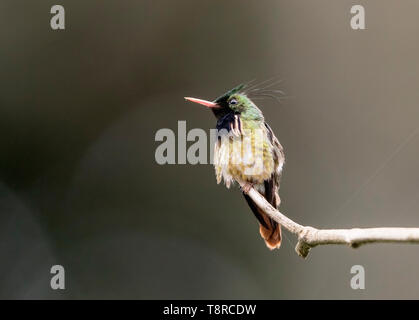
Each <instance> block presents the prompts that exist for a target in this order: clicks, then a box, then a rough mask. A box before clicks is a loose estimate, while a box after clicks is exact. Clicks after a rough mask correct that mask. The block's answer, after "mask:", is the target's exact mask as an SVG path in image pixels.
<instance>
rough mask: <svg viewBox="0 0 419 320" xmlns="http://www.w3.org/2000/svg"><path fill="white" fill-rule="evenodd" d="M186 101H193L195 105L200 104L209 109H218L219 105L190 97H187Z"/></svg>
mask: <svg viewBox="0 0 419 320" xmlns="http://www.w3.org/2000/svg"><path fill="white" fill-rule="evenodd" d="M185 99H186V100H188V101H192V102H195V103H199V104H202V105H204V106H206V107H208V108H216V107H218V104H216V103H215V102H211V101H207V100H202V99H197V98H189V97H185Z"/></svg>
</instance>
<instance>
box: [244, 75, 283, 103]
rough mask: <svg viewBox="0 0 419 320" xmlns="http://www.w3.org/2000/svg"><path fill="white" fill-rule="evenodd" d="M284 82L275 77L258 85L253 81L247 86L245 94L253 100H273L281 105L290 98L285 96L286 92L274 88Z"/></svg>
mask: <svg viewBox="0 0 419 320" xmlns="http://www.w3.org/2000/svg"><path fill="white" fill-rule="evenodd" d="M282 82H283V79H280V78H279V76H275V77H272V78H270V79H267V80H264V81H262V82H258V83H255V79H253V80H251V81H250V82H248V83H246V84H245V88H244V90H243V93H244V94H246V95H247V96H248V97H249V98H251V99H252V100H257V99H264V98H272V99H274V100H276V101H278V102H279V103H281V102H282V100H283V99H285V98H289V97H287V96H285V93H284V91H282V90H279V89H274V88H272V87H274V86H276V85H278V84H280V83H282Z"/></svg>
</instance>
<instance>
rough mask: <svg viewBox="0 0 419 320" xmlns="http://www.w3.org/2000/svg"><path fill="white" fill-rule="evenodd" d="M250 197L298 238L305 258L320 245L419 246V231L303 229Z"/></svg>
mask: <svg viewBox="0 0 419 320" xmlns="http://www.w3.org/2000/svg"><path fill="white" fill-rule="evenodd" d="M242 187H243V185H242ZM247 194H248V195H249V197H250V198H252V200H253V201H254V202H255V203H256V205H257V206H258V207H259V208H260V209H261V210H263V212H265V213H266V214H267V215H269V216H270V217H271V218H272V219H274V220H275V221H276V222H278V223H279V224H281V225H282V226H283V227H284V228H285V229H287V230H288V231H289V232H291V233H293V234H295V235H296V236H297V237H298V243H297V246H296V247H295V251H296V252H297V253H298V255H299V256H301V257H303V258H306V257H307V255H308V254H309V252H310V249H311V248H313V247H315V246H318V245H326V244H346V245H349V246H350V247H352V248H358V247H359V246H361V245H363V244H367V243H419V228H362V229H360V228H354V229H316V228H313V227H310V226H302V225H300V224H298V223H296V222H294V221H292V220H291V219H290V218H288V217H286V216H285V215H283V214H282V213H281V212H279V211H278V210H276V209H275V208H274V207H272V206H271V205H270V203H269V202H268V201H266V199H265V198H264V197H263V196H262V195H261V194H260V193H259V192H257V191H256V190H255V189H253V188H250V190H249V191H248V193H247Z"/></svg>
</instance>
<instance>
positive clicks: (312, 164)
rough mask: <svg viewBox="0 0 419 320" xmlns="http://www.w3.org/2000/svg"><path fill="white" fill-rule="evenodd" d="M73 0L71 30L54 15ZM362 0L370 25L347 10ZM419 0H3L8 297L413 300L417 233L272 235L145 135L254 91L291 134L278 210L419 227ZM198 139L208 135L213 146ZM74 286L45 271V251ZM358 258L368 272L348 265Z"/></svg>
mask: <svg viewBox="0 0 419 320" xmlns="http://www.w3.org/2000/svg"><path fill="white" fill-rule="evenodd" d="M54 4H61V5H64V7H65V10H66V11H65V13H66V29H65V30H63V31H54V30H51V28H50V18H51V16H52V15H51V14H50V8H51V6H52V5H54ZM354 4H362V5H364V7H365V10H366V27H367V29H366V30H362V31H354V30H352V29H351V28H350V18H351V14H350V8H351V6H352V5H354ZM418 12H419V3H418V2H417V1H415V0H404V1H400V2H395V1H389V0H386V1H333V0H316V1H308V0H305V1H302V0H297V1H296V0H288V1H279V0H272V1H267V0H264V1H252V0H247V1H238V0H237V1H214V0H212V1H209V0H208V1H202V0H201V1H192V0H189V1H186V0H185V1H183V0H178V1H170V0H162V1H161V0H157V1H145V0H137V1H116V0H115V1H98V0H96V1H93V0H89V1H80V0H79V1H59V2H57V1H29V0H25V1H24V0H21V1H16V0H13V1H12V0H3V1H1V3H0V17H1V18H0V37H1V46H0V70H1V76H0V130H1V134H0V146H1V149H0V150H1V157H0V261H1V263H0V297H1V298H7V299H15V298H38V299H44V298H47V299H76V298H80V299H86V298H117V299H119V298H132V299H151V298H163V299H174V298H178V299H181V298H192V299H199V298H221V299H225V298H231V299H242V298H248V299H294V298H302V299H324V298H337V299H343V298H349V299H354V298H359V299H365V298H371V299H376V298H419V280H418V268H419V246H410V245H371V246H365V247H361V248H360V249H358V250H351V249H348V248H346V247H342V246H340V247H338V246H323V247H319V248H315V249H313V251H312V252H311V255H310V256H309V257H308V259H307V260H303V259H301V258H299V257H298V256H297V255H296V254H295V252H294V246H295V244H296V239H295V237H294V236H293V235H290V234H289V233H288V232H284V241H283V246H282V248H281V249H280V250H278V251H273V252H271V251H269V250H268V249H267V248H266V247H265V245H264V243H263V241H262V240H261V238H260V236H259V233H258V227H257V223H256V219H255V218H254V217H253V214H252V213H251V211H250V209H249V208H248V207H247V205H246V203H245V201H244V199H243V198H242V196H241V195H240V192H239V191H238V190H237V188H233V189H232V190H227V189H226V188H225V187H224V186H220V185H217V184H216V181H215V177H214V170H213V167H212V166H211V165H195V166H193V165H165V166H160V165H158V164H157V163H156V162H155V158H154V156H155V149H156V147H157V146H158V145H159V144H160V142H156V141H155V133H156V131H157V130H159V129H160V128H171V129H173V130H175V131H176V130H177V121H179V120H186V121H187V127H188V129H192V128H203V129H205V130H209V129H210V128H213V127H214V126H215V119H214V117H213V116H212V114H211V113H210V112H208V110H205V109H204V108H203V107H199V106H197V105H192V104H190V103H186V102H185V101H184V100H183V97H184V96H196V97H201V98H204V99H213V98H215V97H216V96H218V95H219V94H221V93H223V92H224V91H226V90H227V89H230V88H231V87H233V86H235V85H237V84H238V83H240V82H244V81H249V80H251V79H254V78H256V79H257V80H260V81H263V80H265V79H268V78H270V77H272V76H278V77H279V78H281V79H283V82H282V83H281V84H280V85H278V86H277V87H276V88H280V89H282V90H283V91H285V93H286V95H287V98H286V99H284V100H283V101H282V102H281V103H278V102H276V101H275V100H269V99H267V100H258V104H259V106H260V108H261V109H262V110H263V112H264V114H265V117H266V119H267V121H268V122H269V124H270V125H271V126H272V127H273V129H274V131H275V133H276V135H277V136H278V138H279V140H280V141H281V143H282V145H283V146H284V148H285V152H286V160H287V162H286V166H285V171H284V175H283V179H282V185H281V198H282V206H281V210H282V211H283V212H284V213H286V214H287V215H288V216H289V217H290V218H292V219H294V220H296V221H297V222H300V223H302V224H305V225H312V226H316V227H323V228H350V227H370V226H418V227H419V214H418V206H419V172H418V169H417V167H418V161H419V151H418V147H419V129H418V128H419V127H418V116H419V109H418V102H419V90H418V83H419V63H418V57H419V40H418V34H419V20H418ZM208 148H209V147H208ZM54 264H61V265H63V266H64V268H65V270H66V289H65V290H64V291H60V290H58V291H53V290H51V288H50V278H51V276H52V275H51V274H50V268H51V266H52V265H54ZM355 264H360V265H362V266H364V268H365V272H366V284H365V285H366V289H365V290H357V291H355V290H352V289H351V287H350V279H351V277H352V275H351V274H350V269H351V267H352V266H353V265H355Z"/></svg>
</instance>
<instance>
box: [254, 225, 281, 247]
mask: <svg viewBox="0 0 419 320" xmlns="http://www.w3.org/2000/svg"><path fill="white" fill-rule="evenodd" d="M259 231H260V235H261V236H262V238H263V239H264V240H265V244H266V246H267V247H268V248H269V249H270V250H273V249H279V248H280V247H281V225H279V224H276V225H275V226H270V228H269V229H267V228H265V227H264V226H262V225H260V227H259Z"/></svg>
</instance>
